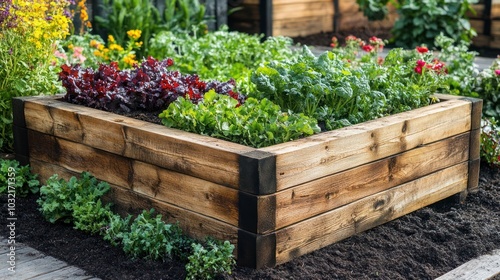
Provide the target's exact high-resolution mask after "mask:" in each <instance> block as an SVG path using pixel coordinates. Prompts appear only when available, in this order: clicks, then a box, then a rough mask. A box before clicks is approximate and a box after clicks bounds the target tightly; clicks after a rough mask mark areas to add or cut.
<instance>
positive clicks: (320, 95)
mask: <svg viewBox="0 0 500 280" xmlns="http://www.w3.org/2000/svg"><path fill="white" fill-rule="evenodd" d="M363 46H365V45H363ZM358 48H362V47H361V46H360V45H359V44H358ZM365 49H366V50H365ZM363 50H364V51H365V52H366V53H367V59H366V57H365V56H362V57H358V58H356V59H355V60H353V54H352V52H357V51H356V50H352V49H347V50H346V51H345V52H344V51H341V50H337V51H334V52H325V53H323V54H321V55H320V56H319V57H316V56H315V55H313V54H312V53H311V52H310V50H309V49H307V48H306V47H304V48H303V54H302V55H301V56H300V57H299V58H298V59H295V60H287V61H280V62H276V61H274V62H270V63H269V64H267V65H266V66H263V67H260V68H258V69H257V71H256V72H255V73H254V75H253V76H252V81H253V82H254V83H255V84H256V88H257V91H255V92H253V93H252V94H251V96H253V97H256V98H268V99H270V100H271V101H273V102H275V103H276V104H278V105H279V106H280V107H281V108H283V109H284V110H291V111H293V112H297V113H303V114H305V115H307V116H311V117H314V118H316V119H318V121H319V122H320V124H322V125H324V128H325V129H327V130H331V129H336V128H339V127H344V126H348V125H351V124H355V123H360V122H363V121H367V120H371V119H374V118H378V117H381V116H385V115H390V114H394V113H399V112H403V111H408V110H411V109H414V108H418V107H421V106H425V105H428V104H429V103H430V102H431V98H430V96H431V95H432V94H434V93H435V90H436V89H437V88H438V87H439V85H440V81H441V79H442V75H441V73H442V72H443V69H442V67H443V65H442V64H440V63H438V62H436V61H432V60H431V57H430V56H429V55H428V54H420V53H418V52H416V51H414V50H411V51H405V50H402V49H392V50H391V51H390V52H389V53H388V55H387V56H386V58H385V59H384V60H380V61H379V60H378V59H373V58H374V56H373V53H372V52H373V49H372V48H369V49H368V48H363ZM358 51H359V49H358Z"/></svg>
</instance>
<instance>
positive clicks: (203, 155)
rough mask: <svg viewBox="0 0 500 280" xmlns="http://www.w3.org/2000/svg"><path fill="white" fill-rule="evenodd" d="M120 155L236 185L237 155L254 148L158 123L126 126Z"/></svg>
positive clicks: (209, 179) (226, 184)
mask: <svg viewBox="0 0 500 280" xmlns="http://www.w3.org/2000/svg"><path fill="white" fill-rule="evenodd" d="M124 135H125V138H126V147H125V150H124V153H123V155H124V156H126V157H130V158H134V159H137V160H140V161H144V162H148V163H151V164H155V165H158V166H160V167H164V168H167V169H170V170H174V171H178V172H181V173H185V174H188V175H191V176H194V177H198V178H201V179H204V180H207V181H211V182H214V183H218V184H222V185H225V186H229V187H232V188H238V181H239V178H238V172H239V171H238V170H239V166H238V158H239V155H240V154H242V153H245V152H247V151H252V150H255V149H254V148H251V147H247V146H243V145H239V144H236V143H232V142H228V141H223V140H218V139H215V138H213V137H208V136H202V135H197V134H194V133H186V132H184V131H181V130H176V129H175V130H174V129H167V128H166V127H163V126H160V125H149V126H147V127H146V126H142V127H127V128H126V129H124Z"/></svg>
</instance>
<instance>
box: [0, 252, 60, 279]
mask: <svg viewBox="0 0 500 280" xmlns="http://www.w3.org/2000/svg"><path fill="white" fill-rule="evenodd" d="M67 266H68V264H66V263H64V262H62V261H59V260H57V259H55V258H53V257H51V256H43V257H41V258H37V259H33V260H31V261H28V262H25V263H23V266H16V274H17V273H20V274H22V277H23V278H22V279H29V278H32V277H35V276H39V275H42V274H46V273H49V272H52V271H56V270H59V269H61V268H64V267H67ZM6 273H7V274H6ZM7 275H8V271H7V272H5V271H0V278H2V276H7Z"/></svg>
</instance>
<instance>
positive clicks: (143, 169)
mask: <svg viewBox="0 0 500 280" xmlns="http://www.w3.org/2000/svg"><path fill="white" fill-rule="evenodd" d="M30 139H31V140H30V141H31V143H35V141H36V143H37V144H36V145H33V148H32V150H31V157H32V158H33V159H38V160H43V161H45V162H48V163H52V164H56V165H61V166H62V167H64V168H66V169H69V170H71V171H73V172H76V173H81V172H83V171H88V172H90V173H91V174H92V175H94V176H95V177H96V178H98V179H99V180H102V181H106V182H108V183H110V184H114V185H117V186H120V187H122V188H129V189H133V190H134V191H136V192H139V193H141V194H144V195H146V196H148V197H151V198H156V199H158V200H161V201H164V202H169V203H171V204H175V205H177V206H178V207H182V208H185V209H189V210H191V211H194V212H198V213H203V214H205V215H208V216H211V217H214V218H217V219H220V220H222V221H225V222H227V223H230V224H232V225H235V226H237V225H238V207H237V205H238V191H237V190H236V189H231V188H228V187H225V186H222V185H218V184H215V183H211V182H209V181H206V180H203V179H199V178H196V177H192V176H189V175H185V174H182V173H178V172H175V171H169V170H166V169H163V168H160V167H158V166H155V165H151V164H148V163H144V162H140V161H135V160H131V159H127V158H125V157H122V156H119V155H115V154H112V153H108V152H104V151H100V150H97V149H93V148H91V147H88V146H85V145H82V144H79V143H74V142H71V141H67V140H64V139H59V138H54V137H51V136H48V135H46V134H41V133H38V132H34V131H30Z"/></svg>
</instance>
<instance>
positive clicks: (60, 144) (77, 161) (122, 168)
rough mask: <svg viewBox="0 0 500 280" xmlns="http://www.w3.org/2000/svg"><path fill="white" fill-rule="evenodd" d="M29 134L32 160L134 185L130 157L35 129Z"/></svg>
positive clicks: (116, 182)
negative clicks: (131, 180) (131, 179)
mask: <svg viewBox="0 0 500 280" xmlns="http://www.w3.org/2000/svg"><path fill="white" fill-rule="evenodd" d="M28 137H29V139H30V140H29V141H30V143H31V144H30V156H31V158H32V159H38V160H43V161H45V162H49V163H54V164H58V165H61V166H63V167H65V168H66V169H69V170H72V171H74V172H77V173H81V172H83V171H88V172H91V173H92V175H94V176H95V177H97V178H99V179H100V180H103V181H106V182H109V183H111V184H116V185H119V186H122V187H128V188H130V187H131V182H130V181H129V178H131V176H133V169H132V160H130V159H127V158H124V157H121V156H118V155H115V154H112V153H109V152H105V151H102V150H98V149H94V148H92V147H89V146H86V145H82V144H78V143H75V142H71V141H68V140H64V139H61V138H57V137H54V136H51V135H47V134H42V133H39V132H36V131H33V130H30V131H29V132H28Z"/></svg>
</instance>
